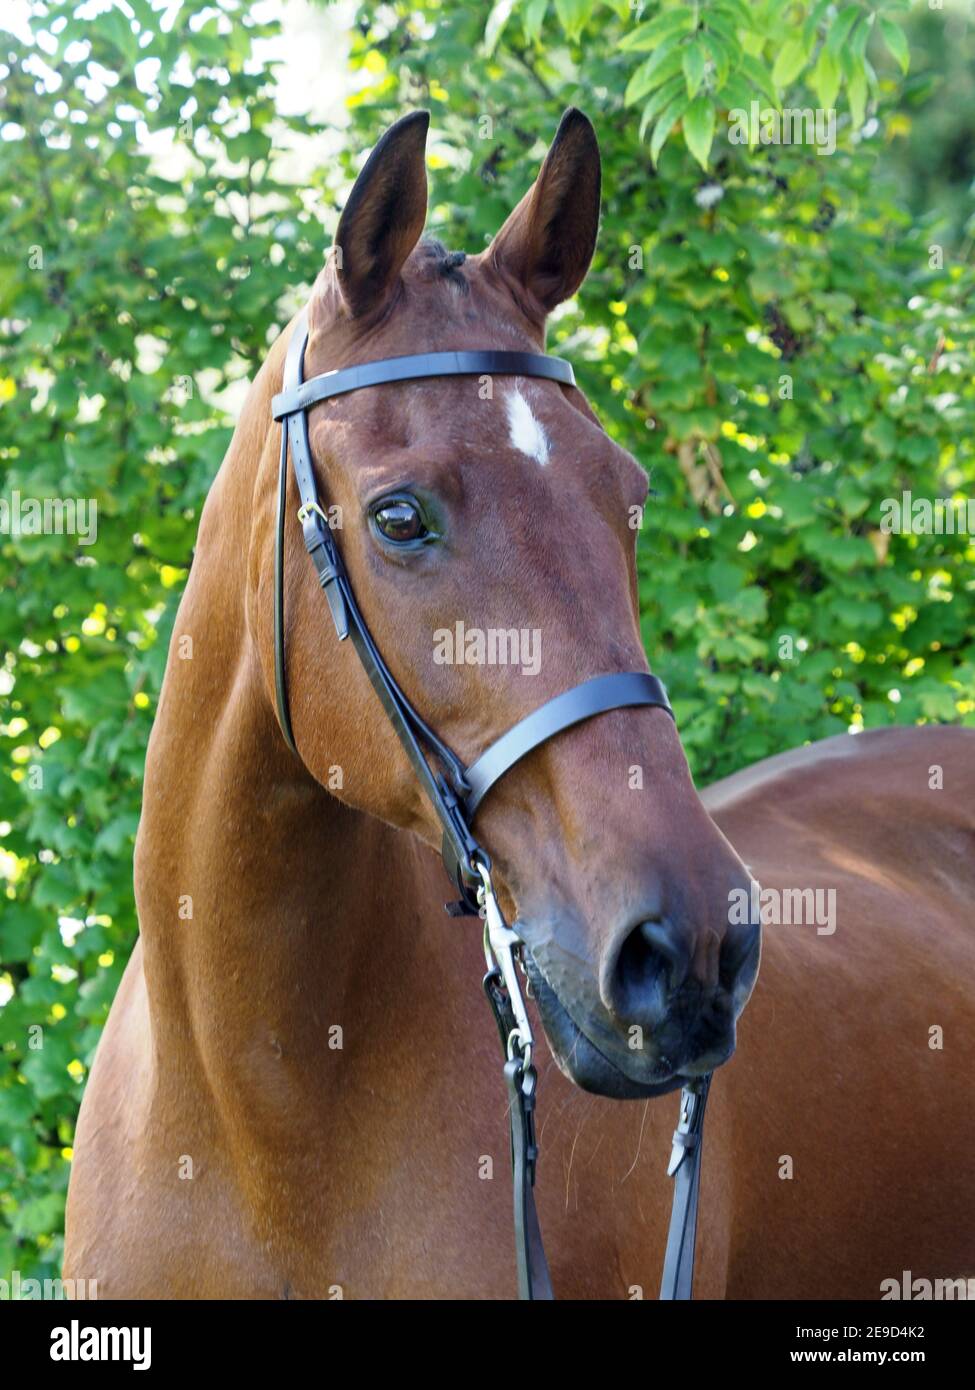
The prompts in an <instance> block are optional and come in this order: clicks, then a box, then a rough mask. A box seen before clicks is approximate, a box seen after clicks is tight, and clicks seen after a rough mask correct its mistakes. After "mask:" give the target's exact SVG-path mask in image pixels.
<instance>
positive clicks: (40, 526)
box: [0, 488, 98, 545]
mask: <svg viewBox="0 0 975 1390" xmlns="http://www.w3.org/2000/svg"><path fill="white" fill-rule="evenodd" d="M0 534H2V535H5V536H10V537H11V538H12V539H14V540H16V539H17V538H18V537H19V536H77V537H78V544H79V545H94V544H95V542H96V540H97V539H98V503H97V501H96V500H95V498H94V497H24V496H23V495H22V494H21V493H20V491H19V490H18V489H16V488H15V489H14V491H13V492H12V493H11V494H10V496H9V497H0Z"/></svg>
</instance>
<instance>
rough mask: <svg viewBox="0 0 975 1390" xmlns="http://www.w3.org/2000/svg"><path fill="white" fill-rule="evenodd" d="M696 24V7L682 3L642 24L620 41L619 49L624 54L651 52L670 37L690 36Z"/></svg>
mask: <svg viewBox="0 0 975 1390" xmlns="http://www.w3.org/2000/svg"><path fill="white" fill-rule="evenodd" d="M694 24H695V18H694V7H693V6H692V5H686V4H683V3H681V4H678V5H675V6H674V7H673V8H672V9H669V10H664V11H663V12H662V13H661V14H658V15H657V16H656V17H655V18H654V19H651V20H649V21H648V22H647V23H646V24H640V25H639V26H638V27H637V28H636V29H634V30H633V32H632V33H630V34H627V35H626V37H625V38H624V39H622V40H621V41H620V43H619V48H620V49H621V50H622V51H623V52H624V53H643V52H649V51H650V50H651V49H654V48H656V47H657V45H658V44H659V43H660V42H661V41H662V40H663V39H665V38H667V37H668V36H670V35H680V34H689V33H690V32H691V30H692V29H693V28H694Z"/></svg>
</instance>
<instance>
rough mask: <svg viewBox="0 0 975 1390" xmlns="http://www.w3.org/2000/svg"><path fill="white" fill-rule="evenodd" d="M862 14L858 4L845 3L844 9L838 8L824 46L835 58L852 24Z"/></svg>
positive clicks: (848, 34) (841, 49)
mask: <svg viewBox="0 0 975 1390" xmlns="http://www.w3.org/2000/svg"><path fill="white" fill-rule="evenodd" d="M862 14H863V10H861V9H860V6H859V5H847V6H846V8H845V9H842V10H840V12H839V14H838V15H837V16H836V18H835V19H834V20H833V23H832V24H831V25H830V30H829V35H828V36H827V39H826V46H827V48H828V49H829V50H830V52H831V53H832V54H833V56H834V57H835V58H837V59H839V58H840V55H841V53H842V51H843V48H844V46H845V44H846V42H847V40H848V39H849V37H850V33H851V32H852V29H853V26H854V24H856V22H857V20H858V19H859V18H860V16H861V15H862Z"/></svg>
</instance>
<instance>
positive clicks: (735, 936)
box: [719, 922, 762, 989]
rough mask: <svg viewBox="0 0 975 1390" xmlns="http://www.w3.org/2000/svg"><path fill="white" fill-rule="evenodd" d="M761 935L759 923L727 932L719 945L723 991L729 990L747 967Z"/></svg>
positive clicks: (750, 923)
mask: <svg viewBox="0 0 975 1390" xmlns="http://www.w3.org/2000/svg"><path fill="white" fill-rule="evenodd" d="M761 934H762V927H761V924H760V923H759V922H749V923H747V925H745V926H742V927H736V928H734V929H733V930H729V931H728V933H727V934H726V936H725V939H724V941H722V943H721V957H720V967H719V969H720V978H721V983H722V984H723V985H724V987H725V989H730V988H731V987H732V985H733V984H734V983H735V981H736V979H737V978H738V975H739V973H740V972H741V971H742V969H743V968H744V967H745V965H747V963H748V961H749V960H750V959H751V957H752V954H753V953H754V951H755V950H756V948H757V946H758V941H759V938H760V937H761Z"/></svg>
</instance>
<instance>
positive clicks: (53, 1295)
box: [0, 1269, 98, 1303]
mask: <svg viewBox="0 0 975 1390" xmlns="http://www.w3.org/2000/svg"><path fill="white" fill-rule="evenodd" d="M97 1297H98V1280H97V1279H24V1278H23V1277H22V1276H21V1273H20V1270H19V1269H12V1270H11V1271H10V1278H9V1279H0V1302H6V1301H7V1300H8V1299H9V1300H10V1301H11V1302H15V1303H16V1302H20V1301H22V1300H34V1299H43V1300H45V1301H47V1302H50V1301H52V1300H53V1301H58V1300H60V1299H62V1298H69V1299H79V1298H84V1299H96V1298H97Z"/></svg>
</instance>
